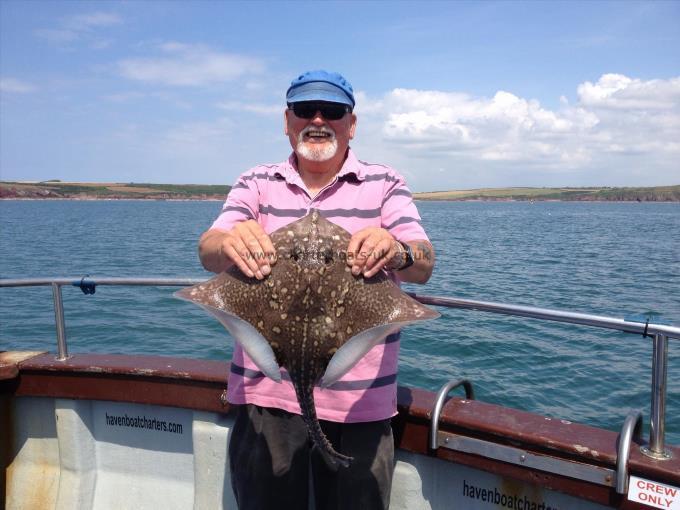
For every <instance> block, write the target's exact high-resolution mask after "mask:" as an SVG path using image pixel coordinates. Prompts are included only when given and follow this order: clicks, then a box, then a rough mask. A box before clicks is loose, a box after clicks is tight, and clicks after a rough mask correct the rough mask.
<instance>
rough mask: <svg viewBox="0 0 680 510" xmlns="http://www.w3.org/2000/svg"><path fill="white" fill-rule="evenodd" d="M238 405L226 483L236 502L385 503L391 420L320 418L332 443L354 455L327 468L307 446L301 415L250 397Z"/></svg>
mask: <svg viewBox="0 0 680 510" xmlns="http://www.w3.org/2000/svg"><path fill="white" fill-rule="evenodd" d="M234 407H236V422H235V423H234V428H233V430H232V433H231V437H230V439H229V463H230V467H231V483H232V487H233V489H234V494H235V496H236V501H237V502H238V507H239V510H267V509H277V510H279V509H281V508H285V509H290V510H307V508H308V507H309V490H310V489H311V490H313V495H314V501H315V505H316V509H318V510H322V509H323V510H326V509H328V510H330V509H337V510H340V509H342V510H345V509H348V510H349V509H351V510H363V509H366V510H373V509H376V510H377V509H387V508H388V506H389V502H390V490H391V487H392V473H393V471H394V441H393V438H392V428H391V426H390V420H382V421H377V422H367V423H335V422H328V421H321V422H320V423H321V428H322V429H323V431H324V433H325V434H326V436H327V437H328V439H329V440H330V442H331V444H332V445H333V448H335V449H336V450H337V451H338V452H340V453H343V454H345V455H349V456H351V457H354V461H353V462H352V465H351V466H350V467H349V468H343V467H341V466H339V467H335V468H331V467H329V466H328V464H327V463H326V461H325V460H324V458H323V457H322V455H321V454H320V453H319V452H318V451H316V449H315V448H312V445H311V443H310V441H309V437H308V434H307V427H306V425H305V424H304V422H303V421H302V418H301V417H300V416H299V415H296V414H291V413H288V412H286V411H282V410H280V409H270V408H263V407H259V406H255V405H250V404H248V405H243V406H234Z"/></svg>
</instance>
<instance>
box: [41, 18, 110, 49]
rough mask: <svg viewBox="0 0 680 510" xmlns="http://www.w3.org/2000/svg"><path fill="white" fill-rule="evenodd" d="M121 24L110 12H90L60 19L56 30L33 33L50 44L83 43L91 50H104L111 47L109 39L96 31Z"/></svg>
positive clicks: (42, 30)
mask: <svg viewBox="0 0 680 510" xmlns="http://www.w3.org/2000/svg"><path fill="white" fill-rule="evenodd" d="M121 23H123V19H122V18H121V17H120V16H119V15H118V14H116V13H112V12H101V11H99V12H91V13H84V14H78V15H75V16H70V17H67V18H62V19H61V20H60V21H59V24H58V27H56V28H40V29H37V30H35V31H34V32H33V33H34V34H35V35H36V36H38V37H40V38H42V39H45V40H47V41H48V42H50V43H52V44H57V45H68V44H71V43H76V42H79V41H84V42H86V43H87V44H89V45H90V47H92V48H93V49H104V48H107V47H109V46H110V45H111V40H110V39H103V38H100V37H99V34H98V30H99V29H102V28H106V27H110V26H113V25H119V24H121Z"/></svg>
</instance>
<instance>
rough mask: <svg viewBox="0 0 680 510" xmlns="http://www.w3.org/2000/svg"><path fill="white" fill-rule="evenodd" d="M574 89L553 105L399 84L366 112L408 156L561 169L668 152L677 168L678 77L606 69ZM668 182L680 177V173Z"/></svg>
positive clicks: (383, 134)
mask: <svg viewBox="0 0 680 510" xmlns="http://www.w3.org/2000/svg"><path fill="white" fill-rule="evenodd" d="M577 92H578V102H577V104H575V105H569V103H568V101H567V100H566V99H564V98H563V99H562V100H561V101H560V106H559V108H558V109H556V110H551V109H547V108H544V107H543V106H541V104H540V103H539V102H538V101H536V100H533V99H525V98H521V97H518V96H516V95H514V94H512V93H510V92H506V91H498V92H497V93H496V94H495V95H494V96H493V97H491V98H489V97H473V96H471V95H468V94H464V93H459V92H442V91H432V90H425V91H423V90H412V89H394V90H392V91H391V92H389V93H387V94H386V95H385V96H384V97H382V98H379V99H378V100H377V101H371V103H373V105H372V106H371V108H370V109H368V110H367V111H365V114H366V116H367V117H368V118H369V123H373V126H380V133H381V142H382V143H384V144H386V145H388V146H391V147H395V148H397V150H398V151H399V152H402V153H403V154H404V155H405V156H408V157H411V158H414V157H415V158H424V159H431V158H433V157H440V158H444V159H446V158H448V161H455V160H456V158H459V159H466V160H470V161H478V162H484V161H489V162H492V161H496V162H506V163H513V164H517V165H520V164H521V165H524V166H525V167H526V166H530V165H533V166H540V167H541V168H543V169H550V168H552V169H553V170H560V171H562V170H565V169H566V170H574V169H579V168H580V169H584V168H587V167H589V166H590V167H592V168H595V167H596V166H601V165H607V164H608V160H607V157H608V155H609V154H619V155H622V154H623V155H625V154H627V155H635V156H636V158H637V159H636V162H635V164H639V162H640V159H639V158H640V157H644V156H645V155H647V156H649V157H650V158H653V159H655V160H656V159H658V158H659V156H663V157H666V158H667V160H668V161H670V162H672V161H675V165H676V167H677V168H680V78H672V79H668V80H650V81H641V80H637V79H631V78H628V77H626V76H622V75H616V74H605V75H603V76H602V77H601V78H600V79H599V80H598V81H597V82H596V83H594V84H593V83H590V82H586V83H583V84H581V85H579V86H578V88H577ZM365 99H368V98H364V100H365ZM362 103H363V101H362ZM376 105H379V106H376ZM358 111H361V110H360V109H359V110H358ZM360 118H361V117H360ZM360 126H361V125H360ZM609 163H610V164H611V163H612V162H611V161H610V162H609ZM618 164H620V163H618ZM631 164H633V163H632V162H631ZM671 180H673V181H674V182H675V181H680V170H679V171H677V172H676V175H675V178H674V179H671Z"/></svg>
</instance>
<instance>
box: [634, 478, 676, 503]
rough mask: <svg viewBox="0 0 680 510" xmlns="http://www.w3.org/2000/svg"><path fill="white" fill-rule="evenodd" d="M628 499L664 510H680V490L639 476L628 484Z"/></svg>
mask: <svg viewBox="0 0 680 510" xmlns="http://www.w3.org/2000/svg"><path fill="white" fill-rule="evenodd" d="M628 499H629V500H631V501H635V502H637V503H642V504H643V505H647V506H652V507H654V508H663V509H664V510H680V488H678V487H673V486H672V485H666V484H663V483H659V482H653V481H651V480H645V479H644V478H638V477H637V476H631V477H630V482H629V483H628Z"/></svg>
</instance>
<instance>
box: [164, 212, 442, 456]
mask: <svg viewBox="0 0 680 510" xmlns="http://www.w3.org/2000/svg"><path fill="white" fill-rule="evenodd" d="M350 237H351V236H350V234H349V232H347V231H346V230H344V229H343V228H341V227H339V226H337V225H335V224H334V223H331V222H330V221H328V220H326V219H325V218H324V217H323V216H322V215H321V214H320V213H319V212H318V211H317V210H312V211H311V212H310V213H309V214H308V215H307V216H305V217H304V218H302V219H300V220H298V221H296V222H294V223H291V224H290V225H287V226H286V227H283V228H281V229H279V230H277V231H275V232H273V233H272V234H271V240H272V243H273V244H274V247H275V248H276V252H277V263H276V264H275V265H274V266H272V271H271V274H269V275H268V276H267V277H266V278H265V279H263V280H257V279H255V278H248V277H247V276H245V275H243V273H241V271H240V270H239V269H238V268H236V267H232V268H231V269H229V270H228V271H226V272H224V273H222V274H220V275H218V276H216V277H214V278H212V279H210V280H208V281H207V282H205V283H202V284H199V285H195V286H193V287H189V288H186V289H183V290H181V291H178V292H177V293H175V295H176V296H178V297H180V298H182V299H186V300H188V301H192V302H194V303H196V304H198V305H200V306H202V307H203V308H205V309H206V310H207V311H208V312H209V313H211V314H212V315H214V316H215V317H216V318H217V319H218V320H219V321H220V322H221V323H222V324H223V325H224V326H225V327H226V328H227V329H228V330H229V331H230V332H231V334H232V335H233V336H234V338H236V340H237V341H239V342H240V343H241V344H242V345H243V348H244V350H245V351H246V353H247V354H248V355H249V356H250V357H251V358H252V359H253V361H254V362H255V364H256V365H257V366H258V367H259V368H260V370H262V372H263V373H264V374H265V375H266V376H268V377H270V378H272V379H274V380H275V381H281V367H282V368H285V369H286V370H287V371H288V374H289V375H290V379H291V382H292V383H293V386H294V388H295V392H296V395H297V398H298V402H299V404H300V409H301V412H302V417H303V419H304V421H305V423H306V425H307V427H308V429H309V434H310V438H311V440H312V442H313V443H314V444H315V445H316V446H317V447H318V448H319V449H320V450H321V451H323V452H325V453H326V454H327V455H326V457H327V458H328V460H329V461H330V462H331V463H333V462H337V463H338V464H340V465H342V466H349V464H350V462H351V460H352V459H351V457H348V456H346V455H343V454H341V453H339V452H337V451H335V450H334V449H333V447H332V445H331V444H330V442H329V441H328V439H327V438H326V436H325V435H324V433H323V432H322V430H321V426H320V424H319V421H318V419H317V416H316V408H315V405H314V393H313V390H314V386H315V385H317V384H319V385H320V386H322V387H328V386H330V385H332V384H333V383H334V382H336V381H337V380H338V379H340V378H341V377H342V376H343V375H344V374H345V373H346V372H347V371H348V370H349V369H350V368H352V366H354V365H355V364H356V363H357V361H359V359H361V357H362V356H364V355H365V354H366V353H367V352H368V351H369V350H370V349H371V348H372V347H373V346H375V345H376V344H378V343H379V342H381V341H382V340H383V339H384V338H385V337H386V336H387V335H389V334H391V333H394V332H395V331H397V330H399V329H400V328H401V327H403V326H404V325H406V324H409V323H411V322H415V321H420V320H428V319H434V318H436V317H438V316H439V314H438V313H437V312H435V311H433V310H431V309H429V308H427V307H426V306H424V305H422V304H420V303H418V302H417V301H415V300H414V299H412V298H411V297H410V296H408V295H407V294H406V293H404V292H402V291H401V289H399V287H398V286H397V285H395V284H394V283H393V282H392V281H391V280H390V279H389V278H388V277H387V275H386V274H385V273H384V272H383V271H380V272H379V273H378V274H377V275H375V276H373V277H371V278H364V277H363V276H354V275H352V273H351V268H350V267H349V266H348V265H347V263H346V256H347V254H346V252H345V250H346V249H347V246H348V244H349V240H350Z"/></svg>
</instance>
